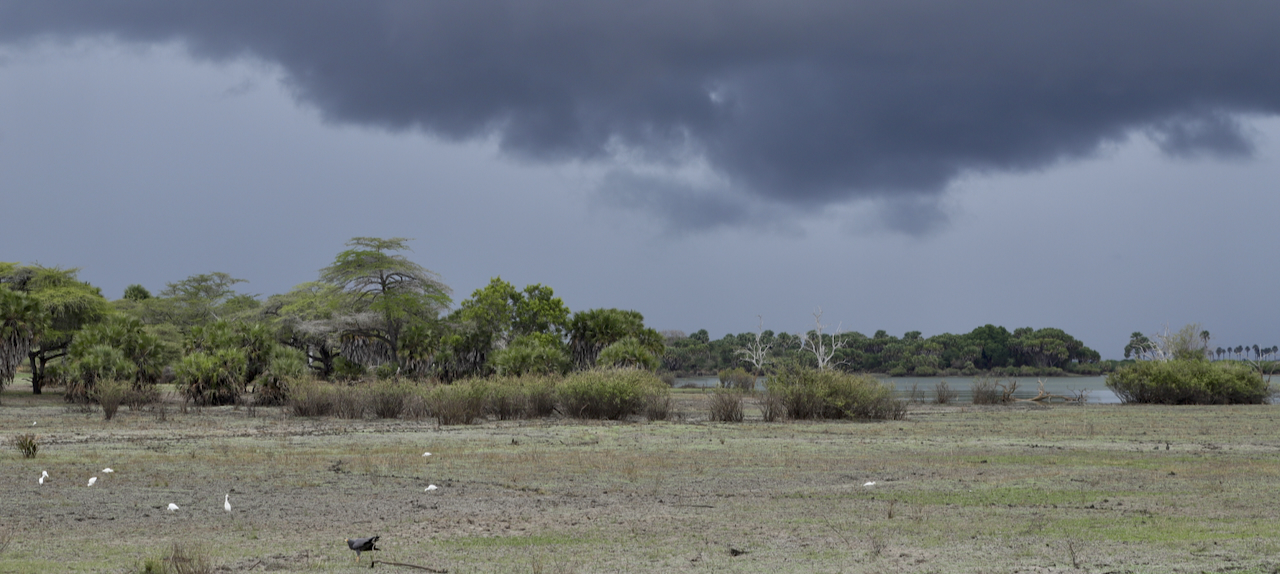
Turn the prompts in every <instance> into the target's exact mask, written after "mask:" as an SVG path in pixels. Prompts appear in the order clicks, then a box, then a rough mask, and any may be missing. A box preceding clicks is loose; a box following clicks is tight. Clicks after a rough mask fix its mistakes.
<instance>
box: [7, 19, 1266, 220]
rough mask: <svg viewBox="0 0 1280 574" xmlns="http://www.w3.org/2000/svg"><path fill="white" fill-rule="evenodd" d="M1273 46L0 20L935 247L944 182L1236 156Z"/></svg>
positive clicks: (450, 134) (1171, 36) (595, 26)
mask: <svg viewBox="0 0 1280 574" xmlns="http://www.w3.org/2000/svg"><path fill="white" fill-rule="evenodd" d="M1278 29H1280V5H1277V4H1275V3H1272V2H1239V3H1234V4H1232V5H1231V7H1230V8H1229V9H1226V8H1224V7H1223V6H1221V5H1219V4H1217V3H1211V2H1201V3H1191V2H1184V3H1168V2H1163V1H1154V0H1153V1H1146V2H1143V1H1137V2H1126V3H1115V2H1103V1H1093V0H1062V1H1057V2H995V1H984V0H974V1H969V2H924V1H915V0H885V1H880V2H846V1H834V0H832V1H825V0H821V1H819V0H805V1H801V2H776V1H774V0H654V1H650V2H599V1H596V0H563V1H557V2H529V1H527V0H506V1H492V2H419V1H408V0H406V1H392V0H382V1H376V0H366V1H360V2H324V1H315V0H306V1H303V0H293V1H288V0H277V1H273V2H265V3H264V2H259V1H256V0H222V1H218V2H172V1H170V0H132V1H115V2H92V3H83V2H59V1H42V2H24V1H8V0H0V42H4V43H9V44H23V43H29V42H39V41H45V40H53V41H62V40H68V39H76V38H83V37H109V38H114V39H117V40H119V41H123V42H131V43H155V42H181V43H183V44H184V45H185V46H187V48H188V49H189V50H190V52H191V53H192V54H193V55H194V56H195V57H197V58H204V59H211V60H215V61H222V60H228V59H235V58H245V57H248V58H256V59H261V60H263V61H266V62H271V63H274V64H276V65H278V66H279V67H280V69H281V71H282V75H283V77H284V78H285V81H286V82H287V84H288V85H289V86H290V88H291V89H292V90H293V93H294V94H295V95H296V97H297V98H298V99H299V100H300V101H302V102H304V103H306V104H308V105H311V106H314V107H316V108H317V109H318V110H320V112H321V113H322V114H323V116H324V117H325V118H327V119H328V120H330V121H335V122H349V123H356V124H362V125H373V126H379V127H383V128H386V129H391V130H420V131H423V132H426V133H430V134H433V135H435V136H437V137H442V138H445V139H450V140H464V139H469V138H477V137H495V138H496V140H497V141H498V142H499V143H500V145H501V147H502V149H503V150H504V151H505V152H507V153H510V154H512V155H514V156H517V157H522V158H528V159H533V160H537V161H551V162H555V161H580V160H585V161H593V160H611V161H613V160H616V159H617V157H618V154H619V153H620V152H619V150H625V152H626V153H627V154H630V155H629V157H634V156H637V155H638V156H639V157H641V158H644V159H645V160H647V161H649V162H653V163H655V164H658V165H663V164H678V163H679V162H681V161H684V160H687V159H690V158H696V159H698V160H700V161H705V162H706V163H707V164H708V165H709V166H710V167H711V168H712V169H713V170H714V171H715V172H716V173H717V175H718V176H720V177H721V178H722V179H723V180H724V181H725V182H727V184H728V186H729V188H730V189H731V190H732V191H731V195H729V196H725V197H718V198H717V199H715V200H714V201H713V200H709V199H707V198H706V196H707V192H706V190H701V191H700V190H694V189H689V190H686V191H687V192H688V193H676V192H674V191H672V188H671V187H670V186H666V187H664V186H661V185H656V186H655V185H649V186H647V187H648V189H650V192H649V193H653V194H656V195H655V196H654V197H652V198H642V197H640V196H639V195H637V194H639V193H643V192H642V191H640V190H642V189H644V188H645V187H646V186H644V185H639V183H640V182H638V181H637V180H633V181H630V182H629V183H628V185H627V186H624V187H623V188H622V191H618V192H615V193H614V196H613V197H614V199H615V200H618V201H620V202H622V203H630V204H633V205H636V206H639V207H642V208H644V209H648V210H650V211H654V212H656V213H662V214H665V215H666V216H667V217H669V218H670V222H671V224H672V225H673V226H676V227H680V228H699V227H708V226H710V227H714V226H721V225H735V224H740V223H745V222H749V221H750V220H751V217H750V216H749V214H747V213H746V212H744V211H742V210H741V209H738V208H736V207H734V205H735V201H734V196H736V197H738V198H743V199H749V200H751V201H762V202H765V203H775V204H785V205H789V206H792V207H795V208H797V209H798V210H801V211H804V210H815V209H821V208H822V207H824V206H829V205H834V204H841V203H847V202H849V201H856V200H859V199H868V198H880V197H885V196H886V194H890V195H892V194H899V193H906V194H907V197H908V198H909V199H908V200H906V203H903V204H901V206H900V208H893V209H889V210H887V211H886V214H887V215H886V216H887V217H889V218H890V219H893V221H889V222H886V223H887V224H889V225H891V226H894V227H896V228H899V229H902V230H908V231H910V230H915V231H914V232H926V231H927V230H928V229H930V228H931V227H934V226H936V225H938V224H939V223H940V222H943V221H945V217H943V216H942V214H941V212H940V211H939V209H938V208H937V206H936V205H934V206H933V207H929V204H930V202H931V201H933V202H934V203H936V199H937V197H938V196H939V194H940V193H941V192H942V191H943V190H944V189H945V188H946V187H947V185H948V184H949V183H950V182H952V181H953V180H955V178H957V177H960V176H963V175H965V174H966V173H971V172H992V171H995V172H1001V171H1025V170H1033V169H1038V168H1042V167H1045V166H1047V165H1051V164H1053V163H1055V162H1059V161H1062V160H1069V159H1073V158H1080V157H1086V156H1089V155H1090V154H1092V153H1094V152H1095V151H1096V150H1097V149H1098V148H1099V146H1100V145H1102V144H1105V143H1107V142H1110V141H1118V140H1121V139H1124V138H1125V137H1127V136H1128V135H1129V134H1132V133H1135V132H1142V133H1149V134H1151V135H1152V137H1153V139H1154V140H1155V141H1156V142H1157V144H1158V145H1160V146H1161V148H1162V149H1163V150H1164V151H1165V152H1166V153H1167V154H1169V155H1171V156H1174V157H1191V156H1206V155H1207V156H1210V157H1239V156H1242V155H1246V156H1247V155H1248V154H1249V153H1250V152H1251V150H1252V145H1251V141H1250V140H1249V139H1248V137H1247V135H1246V134H1244V133H1243V132H1242V131H1241V129H1240V125H1239V121H1238V120H1237V119H1236V116H1237V115H1240V114H1263V115H1267V114H1275V113H1277V111H1280V75H1277V74H1276V73H1275V70H1277V69H1280V65H1278V64H1280V34H1276V33H1275V30H1278ZM615 183H616V182H615ZM664 189H665V191H664ZM717 193H718V192H717ZM698 198H701V199H698ZM902 206H905V207H902Z"/></svg>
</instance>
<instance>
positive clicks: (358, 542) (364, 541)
mask: <svg viewBox="0 0 1280 574" xmlns="http://www.w3.org/2000/svg"><path fill="white" fill-rule="evenodd" d="M378 538H379V537H378V536H374V537H371V538H356V539H351V538H348V539H347V548H350V549H352V550H355V551H356V560H359V559H360V553H361V552H372V551H374V550H379V548H378V547H377V546H374V543H376V542H377V541H378Z"/></svg>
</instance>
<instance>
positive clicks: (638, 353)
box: [596, 337, 661, 371]
mask: <svg viewBox="0 0 1280 574" xmlns="http://www.w3.org/2000/svg"><path fill="white" fill-rule="evenodd" d="M660 362H661V361H660V360H659V359H658V356H657V355H655V354H653V353H652V352H651V351H650V350H649V349H648V348H647V347H646V346H645V344H644V343H642V342H641V341H640V339H637V338H635V337H623V338H621V339H619V340H618V341H617V342H615V343H613V344H612V345H609V346H608V347H605V348H604V349H602V350H601V351H600V355H599V356H597V357H596V366H598V367H602V368H624V369H627V368H631V369H648V370H650V371H652V370H654V369H657V368H658V365H659V364H660Z"/></svg>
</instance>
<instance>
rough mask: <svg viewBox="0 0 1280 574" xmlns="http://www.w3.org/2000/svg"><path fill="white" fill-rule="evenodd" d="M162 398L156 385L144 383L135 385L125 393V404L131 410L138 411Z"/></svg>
mask: <svg viewBox="0 0 1280 574" xmlns="http://www.w3.org/2000/svg"><path fill="white" fill-rule="evenodd" d="M159 400H160V390H159V389H157V388H156V387H155V385H148V384H144V385H142V386H137V385H135V386H133V387H132V388H130V389H129V390H128V392H126V393H125V394H124V404H125V406H127V407H129V410H131V411H136V410H139V409H141V408H142V407H145V406H148V405H153V404H155V403H157V402H159Z"/></svg>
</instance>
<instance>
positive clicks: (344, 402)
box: [333, 384, 370, 420]
mask: <svg viewBox="0 0 1280 574" xmlns="http://www.w3.org/2000/svg"><path fill="white" fill-rule="evenodd" d="M369 395H370V390H369V388H368V387H366V386H364V385H360V384H356V385H351V386H346V387H335V388H334V393H333V414H334V416H336V417H338V418H340V419H352V420H360V419H363V418H364V414H365V412H367V411H368V410H369Z"/></svg>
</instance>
